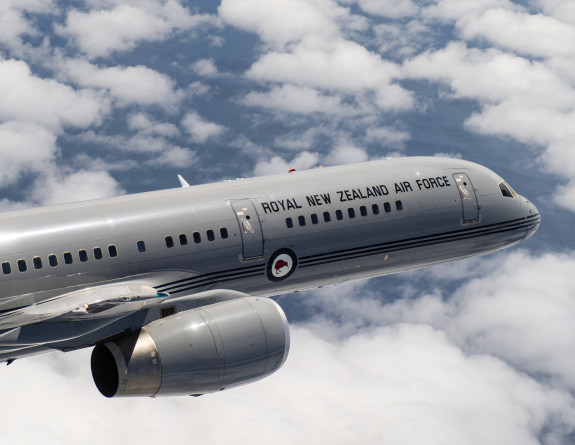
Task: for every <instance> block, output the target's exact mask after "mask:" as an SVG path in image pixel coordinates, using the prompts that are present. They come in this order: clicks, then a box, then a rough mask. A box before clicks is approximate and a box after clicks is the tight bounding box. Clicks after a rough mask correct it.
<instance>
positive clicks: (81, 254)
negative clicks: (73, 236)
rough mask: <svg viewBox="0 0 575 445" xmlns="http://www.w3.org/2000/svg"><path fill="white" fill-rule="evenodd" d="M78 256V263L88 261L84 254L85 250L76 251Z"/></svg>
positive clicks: (86, 255)
mask: <svg viewBox="0 0 575 445" xmlns="http://www.w3.org/2000/svg"><path fill="white" fill-rule="evenodd" d="M78 256H79V257H80V261H81V262H82V263H85V262H86V261H88V252H86V251H85V250H80V251H78Z"/></svg>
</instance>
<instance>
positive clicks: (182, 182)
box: [178, 175, 190, 187]
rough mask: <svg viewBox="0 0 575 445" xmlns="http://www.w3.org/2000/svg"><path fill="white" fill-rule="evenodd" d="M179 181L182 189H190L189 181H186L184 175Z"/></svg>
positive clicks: (179, 176) (180, 176)
mask: <svg viewBox="0 0 575 445" xmlns="http://www.w3.org/2000/svg"><path fill="white" fill-rule="evenodd" d="M178 179H179V180H180V184H182V187H189V186H190V184H188V181H186V180H185V179H184V178H183V177H182V175H178Z"/></svg>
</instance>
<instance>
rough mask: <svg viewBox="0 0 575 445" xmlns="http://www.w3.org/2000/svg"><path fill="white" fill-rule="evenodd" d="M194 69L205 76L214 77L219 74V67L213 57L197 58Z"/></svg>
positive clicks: (193, 65)
mask: <svg viewBox="0 0 575 445" xmlns="http://www.w3.org/2000/svg"><path fill="white" fill-rule="evenodd" d="M192 69H193V70H194V71H195V72H196V73H198V74H199V75H200V76H204V77H214V76H217V75H218V67H217V66H216V64H215V63H214V61H213V60H211V59H200V60H197V61H196V62H194V63H193V64H192Z"/></svg>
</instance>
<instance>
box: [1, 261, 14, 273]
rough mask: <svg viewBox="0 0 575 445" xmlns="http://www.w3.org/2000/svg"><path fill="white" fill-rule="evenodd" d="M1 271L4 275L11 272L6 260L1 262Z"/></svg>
mask: <svg viewBox="0 0 575 445" xmlns="http://www.w3.org/2000/svg"><path fill="white" fill-rule="evenodd" d="M2 273H3V274H4V275H10V274H11V273H12V266H10V263H9V262H8V261H5V262H3V263H2Z"/></svg>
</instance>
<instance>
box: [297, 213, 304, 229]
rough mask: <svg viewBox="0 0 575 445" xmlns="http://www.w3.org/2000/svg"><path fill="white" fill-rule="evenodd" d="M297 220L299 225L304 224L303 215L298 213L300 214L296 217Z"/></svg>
mask: <svg viewBox="0 0 575 445" xmlns="http://www.w3.org/2000/svg"><path fill="white" fill-rule="evenodd" d="M297 220H298V222H299V225H300V226H301V227H303V226H305V216H303V215H300V216H298V217H297Z"/></svg>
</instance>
